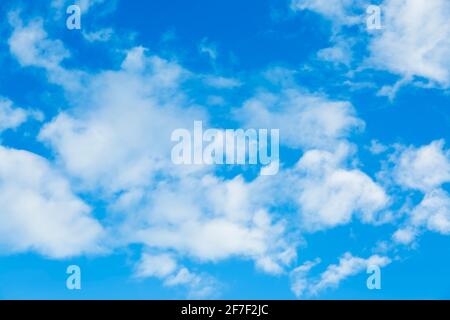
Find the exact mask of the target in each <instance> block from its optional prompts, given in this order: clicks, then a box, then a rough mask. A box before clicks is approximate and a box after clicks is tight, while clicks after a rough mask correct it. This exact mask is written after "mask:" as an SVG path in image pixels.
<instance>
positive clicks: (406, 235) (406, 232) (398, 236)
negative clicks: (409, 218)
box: [392, 227, 417, 245]
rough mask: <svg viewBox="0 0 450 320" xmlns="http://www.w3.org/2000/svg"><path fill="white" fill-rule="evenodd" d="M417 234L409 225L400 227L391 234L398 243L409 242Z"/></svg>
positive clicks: (404, 243)
mask: <svg viewBox="0 0 450 320" xmlns="http://www.w3.org/2000/svg"><path fill="white" fill-rule="evenodd" d="M416 236H417V232H416V230H414V228H411V227H406V228H402V229H398V230H397V231H396V232H395V233H394V234H393V235H392V239H393V240H394V242H396V243H400V244H403V245H408V244H411V243H412V242H413V241H414V240H415V238H416Z"/></svg>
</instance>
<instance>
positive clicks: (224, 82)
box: [204, 76, 241, 89]
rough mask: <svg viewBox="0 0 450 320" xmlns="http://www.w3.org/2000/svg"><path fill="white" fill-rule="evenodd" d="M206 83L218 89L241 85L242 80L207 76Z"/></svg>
mask: <svg viewBox="0 0 450 320" xmlns="http://www.w3.org/2000/svg"><path fill="white" fill-rule="evenodd" d="M204 83H205V84H206V85H208V86H210V87H213V88H218V89H233V88H237V87H239V86H241V82H240V81H239V80H237V79H234V78H225V77H221V76H207V77H205V78H204Z"/></svg>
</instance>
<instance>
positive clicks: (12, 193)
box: [0, 146, 103, 258]
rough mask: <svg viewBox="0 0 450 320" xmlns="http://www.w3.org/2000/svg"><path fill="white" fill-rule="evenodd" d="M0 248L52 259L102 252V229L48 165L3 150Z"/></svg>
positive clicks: (0, 160) (34, 157)
mask: <svg viewBox="0 0 450 320" xmlns="http://www.w3.org/2000/svg"><path fill="white" fill-rule="evenodd" d="M0 207H1V208H2V209H1V212H0V247H1V248H2V251H3V252H5V251H6V252H13V253H15V252H25V251H35V252H38V253H40V254H43V255H45V256H48V257H51V258H66V257H70V256H74V255H81V254H87V253H96V252H99V251H100V249H101V248H100V246H99V241H100V239H101V236H102V234H103V228H102V226H101V225H100V224H99V223H98V222H97V221H96V220H95V219H94V218H93V217H91V215H90V213H91V209H90V208H89V207H88V206H87V205H86V204H85V203H84V202H83V201H82V200H81V199H79V198H78V197H77V196H75V195H74V194H73V193H72V192H71V190H70V187H69V183H68V181H66V180H65V179H64V178H63V177H62V176H61V175H60V174H58V173H57V172H56V171H54V170H53V169H52V168H51V167H50V165H49V163H48V162H47V161H46V160H45V159H43V158H41V157H39V156H37V155H35V154H32V153H30V152H27V151H19V150H14V149H7V148H4V147H1V146H0Z"/></svg>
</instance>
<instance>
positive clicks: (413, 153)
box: [392, 140, 450, 192]
mask: <svg viewBox="0 0 450 320" xmlns="http://www.w3.org/2000/svg"><path fill="white" fill-rule="evenodd" d="M444 146H445V142H444V140H438V141H433V142H432V143H430V144H429V145H426V146H422V147H419V148H415V147H408V148H406V149H404V150H402V151H401V152H400V154H399V155H396V156H394V157H393V159H392V161H393V162H394V163H395V168H394V173H393V176H394V179H395V181H396V183H398V184H399V185H401V186H403V187H404V188H408V189H416V190H420V191H424V192H427V191H430V190H433V189H435V188H437V187H440V186H441V185H442V184H444V183H446V182H450V151H449V150H447V149H445V147H444Z"/></svg>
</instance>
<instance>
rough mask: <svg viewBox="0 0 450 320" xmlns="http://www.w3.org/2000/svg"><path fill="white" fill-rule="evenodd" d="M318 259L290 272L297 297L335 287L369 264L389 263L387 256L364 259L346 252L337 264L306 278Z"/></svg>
mask: <svg viewBox="0 0 450 320" xmlns="http://www.w3.org/2000/svg"><path fill="white" fill-rule="evenodd" d="M319 261H320V260H316V261H315V262H307V263H306V264H304V265H303V266H301V267H299V268H297V269H295V270H294V271H293V273H292V274H291V281H292V290H293V292H294V293H295V294H296V295H297V296H298V297H302V296H305V295H306V296H315V295H318V294H319V293H321V292H322V291H324V290H326V289H328V288H335V287H337V286H338V285H339V284H340V283H341V282H342V281H344V280H345V279H347V278H348V277H351V276H354V275H356V274H358V273H361V272H364V271H365V270H366V269H367V267H369V266H378V267H380V268H381V267H384V266H386V265H388V264H389V263H391V260H390V259H389V258H388V257H384V256H379V255H373V256H371V257H369V258H367V259H364V258H360V257H355V256H353V255H352V254H351V253H349V252H347V253H345V254H344V255H343V256H342V257H341V258H340V259H339V263H338V264H333V265H329V266H328V267H327V269H326V270H325V271H324V272H323V273H321V274H320V276H319V277H318V278H308V273H309V271H310V270H311V269H312V268H313V267H314V266H315V265H317V264H318V262H319Z"/></svg>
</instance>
